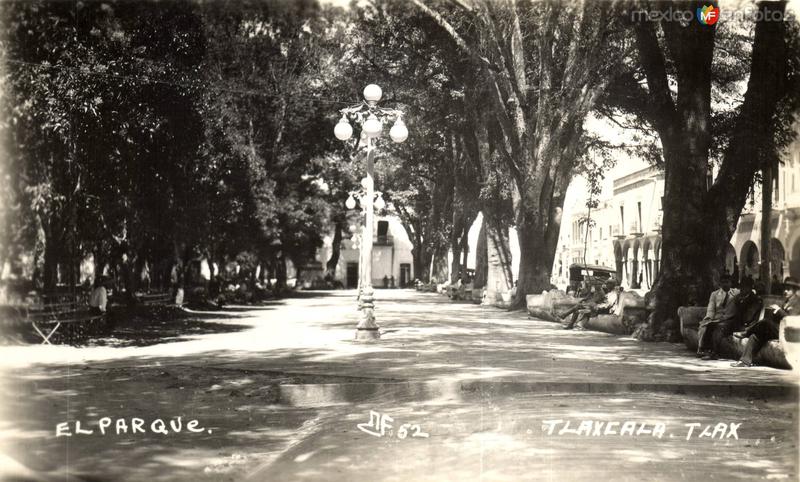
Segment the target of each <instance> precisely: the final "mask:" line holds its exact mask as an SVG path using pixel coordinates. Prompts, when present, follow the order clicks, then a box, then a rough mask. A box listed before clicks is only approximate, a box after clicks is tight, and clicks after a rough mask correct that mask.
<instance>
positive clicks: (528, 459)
mask: <svg viewBox="0 0 800 482" xmlns="http://www.w3.org/2000/svg"><path fill="white" fill-rule="evenodd" d="M377 300H378V302H377V309H376V315H377V319H378V322H379V324H380V325H381V330H382V338H381V340H380V341H378V342H376V343H366V344H365V343H356V342H354V341H352V340H353V337H354V331H355V330H354V326H355V324H356V321H357V312H356V310H355V303H354V292H352V291H336V292H307V293H300V294H298V296H297V297H294V298H290V299H287V300H283V301H276V302H273V303H271V304H268V305H265V306H262V307H250V308H247V307H232V308H230V309H227V310H223V311H221V312H215V313H210V312H204V313H199V312H198V313H194V314H193V316H196V317H197V319H198V320H199V321H200V322H201V323H204V324H208V325H209V326H217V327H224V329H222V328H220V329H219V330H218V332H209V331H211V330H204V331H203V333H204V334H200V335H195V334H193V333H192V332H191V331H188V332H185V333H179V334H177V335H176V336H175V337H174V338H172V339H165V340H161V341H160V342H158V343H154V344H151V345H148V346H135V347H134V346H123V347H116V346H113V345H109V344H104V345H102V346H88V347H81V348H75V347H68V346H55V347H45V346H13V347H10V346H7V347H3V348H2V350H1V351H0V360H2V361H1V362H0V363H2V366H3V370H4V372H5V373H4V374H3V380H4V385H3V387H2V389H3V397H4V399H5V400H6V404H5V406H4V407H3V413H2V421H1V423H2V425H0V427H2V434H3V440H2V444H3V445H2V453H3V454H4V459H5V463H4V464H3V465H4V466H6V467H8V469H7V472H8V473H9V474H17V475H20V474H28V477H29V479H28V480H146V479H151V480H190V479H193V480H243V479H246V478H249V479H250V480H328V481H329V480H343V481H344V480H431V481H434V480H458V481H461V480H589V479H593V480H598V479H599V480H603V479H606V478H607V479H611V480H701V479H707V478H710V477H712V476H713V477H715V478H716V477H720V478H721V479H726V480H729V479H736V478H741V479H753V478H765V479H775V480H796V479H797V473H798V472H797V470H798V468H797V452H798V449H797V383H796V381H797V376H796V375H797V373H796V372H791V371H783V370H776V369H771V368H754V369H751V370H742V369H734V368H731V367H730V366H729V362H726V361H711V362H705V361H699V360H697V359H695V358H693V357H692V356H691V353H689V352H688V351H687V350H686V349H685V347H684V346H683V345H679V344H670V343H641V342H637V341H636V340H633V339H629V338H623V337H617V336H612V335H608V334H603V333H597V332H573V331H564V330H562V329H561V328H560V326H559V325H557V324H554V323H550V322H544V321H539V320H534V319H530V318H528V316H527V315H526V314H524V313H522V312H506V311H502V310H498V309H496V308H490V307H480V306H476V305H472V304H467V303H452V302H450V301H449V300H447V298H446V297H443V296H441V295H437V294H429V293H417V292H413V291H402V290H378V291H377ZM104 417H107V419H108V422H107V427H105V428H104V431H105V434H102V433H100V430H99V426H98V423H103V422H100V420H101V419H103V418H104ZM177 417H181V419H180V424H178V422H177ZM133 419H141V420H142V421H143V422H142V424H143V425H140V427H144V428H140V430H138V431H135V433H134V430H133V428H132V424H133ZM158 419H161V420H163V421H164V424H163V425H164V427H162V428H163V430H159V425H156V428H155V429H154V428H153V427H152V422H153V421H156V420H158ZM119 420H122V421H121V422H120V421H119ZM191 420H197V424H196V425H194V426H193V427H192V430H191V431H190V429H189V422H190V421H191ZM65 422H66V424H64V423H65ZM76 422H80V423H81V427H76ZM170 422H172V424H170ZM568 422H569V424H570V425H567V423H568ZM582 422H583V425H581V424H582ZM626 423H627V425H626ZM59 424H64V425H59ZM58 427H61V431H62V432H61V433H62V436H59V437H57V436H56V433H57V430H58ZM715 429H716V431H715ZM89 430H91V431H92V432H93V433H91V434H88V433H78V432H80V431H84V432H86V431H89ZM162 431H163V432H167V433H166V434H165V433H158V432H162ZM690 432H691V433H690ZM67 433H69V434H70V436H66V434H67ZM67 475H69V477H72V478H67V479H65V476H67ZM22 480H25V479H24V478H23V479H22Z"/></svg>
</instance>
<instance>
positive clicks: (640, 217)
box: [636, 201, 644, 233]
mask: <svg viewBox="0 0 800 482" xmlns="http://www.w3.org/2000/svg"><path fill="white" fill-rule="evenodd" d="M636 208H637V209H638V210H639V226H638V227H637V229H636V231H637V232H640V233H641V232H644V230H643V228H642V202H641V201H639V202H637V203H636Z"/></svg>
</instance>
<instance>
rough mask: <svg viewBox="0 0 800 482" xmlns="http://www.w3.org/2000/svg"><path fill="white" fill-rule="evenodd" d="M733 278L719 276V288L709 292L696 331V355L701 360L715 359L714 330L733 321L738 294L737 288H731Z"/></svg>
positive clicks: (716, 356) (717, 356)
mask: <svg viewBox="0 0 800 482" xmlns="http://www.w3.org/2000/svg"><path fill="white" fill-rule="evenodd" d="M732 285H733V279H732V278H731V275H729V274H723V275H722V276H720V277H719V289H718V290H716V291H714V292H713V293H711V296H710V297H709V298H708V308H707V309H706V316H705V318H703V320H702V321H701V322H700V328H699V329H698V331H697V356H698V357H700V358H702V359H703V360H716V359H717V358H719V355H717V353H716V352H715V350H714V344H713V338H712V336H713V334H714V330H716V329H718V328H720V326H719V325H720V324H722V325H723V328H726V327H727V326H729V325H730V324H731V323H733V322H734V320H735V318H736V303H734V301H733V300H734V297H735V296H736V295H738V294H739V290H737V289H735V288H732V287H731V286H732Z"/></svg>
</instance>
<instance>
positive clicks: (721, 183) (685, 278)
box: [635, 2, 786, 340]
mask: <svg viewBox="0 0 800 482" xmlns="http://www.w3.org/2000/svg"><path fill="white" fill-rule="evenodd" d="M698 5H699V4H698ZM784 7H785V5H784V4H782V3H771V2H762V3H760V4H759V9H760V10H762V11H761V14H762V15H763V17H762V18H765V19H769V18H772V17H771V16H772V14H771V13H770V12H768V11H765V10H781V11H782V10H783V8H784ZM662 28H663V30H664V36H665V41H666V44H667V46H668V48H669V52H670V54H671V55H672V57H673V58H672V61H673V62H674V64H675V67H676V69H677V74H678V75H677V84H678V96H677V102H675V101H673V99H672V93H671V91H670V88H669V85H668V78H667V75H666V59H665V57H664V54H663V53H662V51H661V47H660V46H659V42H658V39H657V36H656V35H655V32H654V30H653V25H652V23H651V22H642V23H640V24H637V25H636V27H635V32H636V42H637V49H638V52H639V59H640V62H641V64H642V67H643V68H644V71H645V75H646V77H647V84H648V103H647V104H648V114H647V116H648V121H649V122H650V123H651V125H653V127H654V128H655V129H656V130H657V131H658V133H659V137H660V138H661V144H662V147H663V154H664V165H665V188H664V189H665V192H664V206H663V209H664V222H663V225H662V229H663V231H662V234H663V244H662V255H661V270H660V273H659V275H658V278H657V280H656V283H655V286H654V287H653V290H654V292H655V297H654V303H655V306H654V308H655V309H654V313H653V315H652V317H651V320H650V323H649V326H647V327H645V328H644V329H642V330H640V331H639V332H638V333H636V335H637V336H638V337H639V338H641V339H646V340H650V339H663V338H667V339H677V338H678V337H679V330H678V320H677V309H678V307H679V306H681V305H683V304H700V305H703V304H705V302H706V301H707V299H708V294H709V293H710V292H711V290H712V289H713V287H714V285H715V282H716V281H717V280H718V279H719V275H720V274H721V273H722V272H723V271H724V260H725V252H726V248H727V246H728V243H729V241H730V237H731V236H732V234H733V232H734V231H735V229H736V224H737V222H738V219H739V215H740V214H741V210H742V208H743V206H744V203H745V200H746V198H747V193H748V192H749V190H750V186H751V185H752V182H753V176H754V174H755V172H756V171H757V169H759V168H760V167H762V166H763V165H764V164H763V155H764V152H765V151H768V150H769V146H770V145H771V139H772V137H773V135H774V132H773V126H774V114H775V112H776V106H777V102H778V99H779V97H780V95H779V92H781V86H782V85H783V72H784V71H785V62H786V59H785V48H784V47H785V46H784V38H783V29H784V26H783V22H771V21H758V22H756V30H755V40H754V43H753V54H752V57H751V68H750V72H751V75H750V78H749V80H748V86H747V91H746V93H745V96H744V103H743V104H742V108H741V110H740V114H739V116H738V118H737V119H736V124H735V127H734V130H733V133H732V136H731V141H730V143H729V145H728V148H727V149H726V151H725V153H724V158H723V162H722V165H721V167H720V170H719V174H718V175H717V178H716V180H715V181H714V184H713V185H712V186H711V188H710V189H708V187H707V183H706V180H705V177H706V172H707V169H708V155H709V154H708V152H709V143H710V134H709V133H710V122H711V106H710V101H711V94H710V92H711V60H712V56H713V49H714V33H715V29H714V28H708V27H707V26H703V25H700V24H699V23H692V24H691V25H689V26H688V27H683V26H680V25H678V24H676V23H669V22H664V23H663V24H662Z"/></svg>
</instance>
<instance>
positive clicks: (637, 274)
mask: <svg viewBox="0 0 800 482" xmlns="http://www.w3.org/2000/svg"><path fill="white" fill-rule="evenodd" d="M641 246H642V243H641V242H640V241H639V240H638V239H635V240H634V241H633V243H632V246H631V248H632V249H633V260H631V282H630V286H631V288H636V289H638V288H641V287H642V281H643V279H642V278H643V277H642V271H641V269H640V260H642V259H644V256H643V254H642V248H641Z"/></svg>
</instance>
